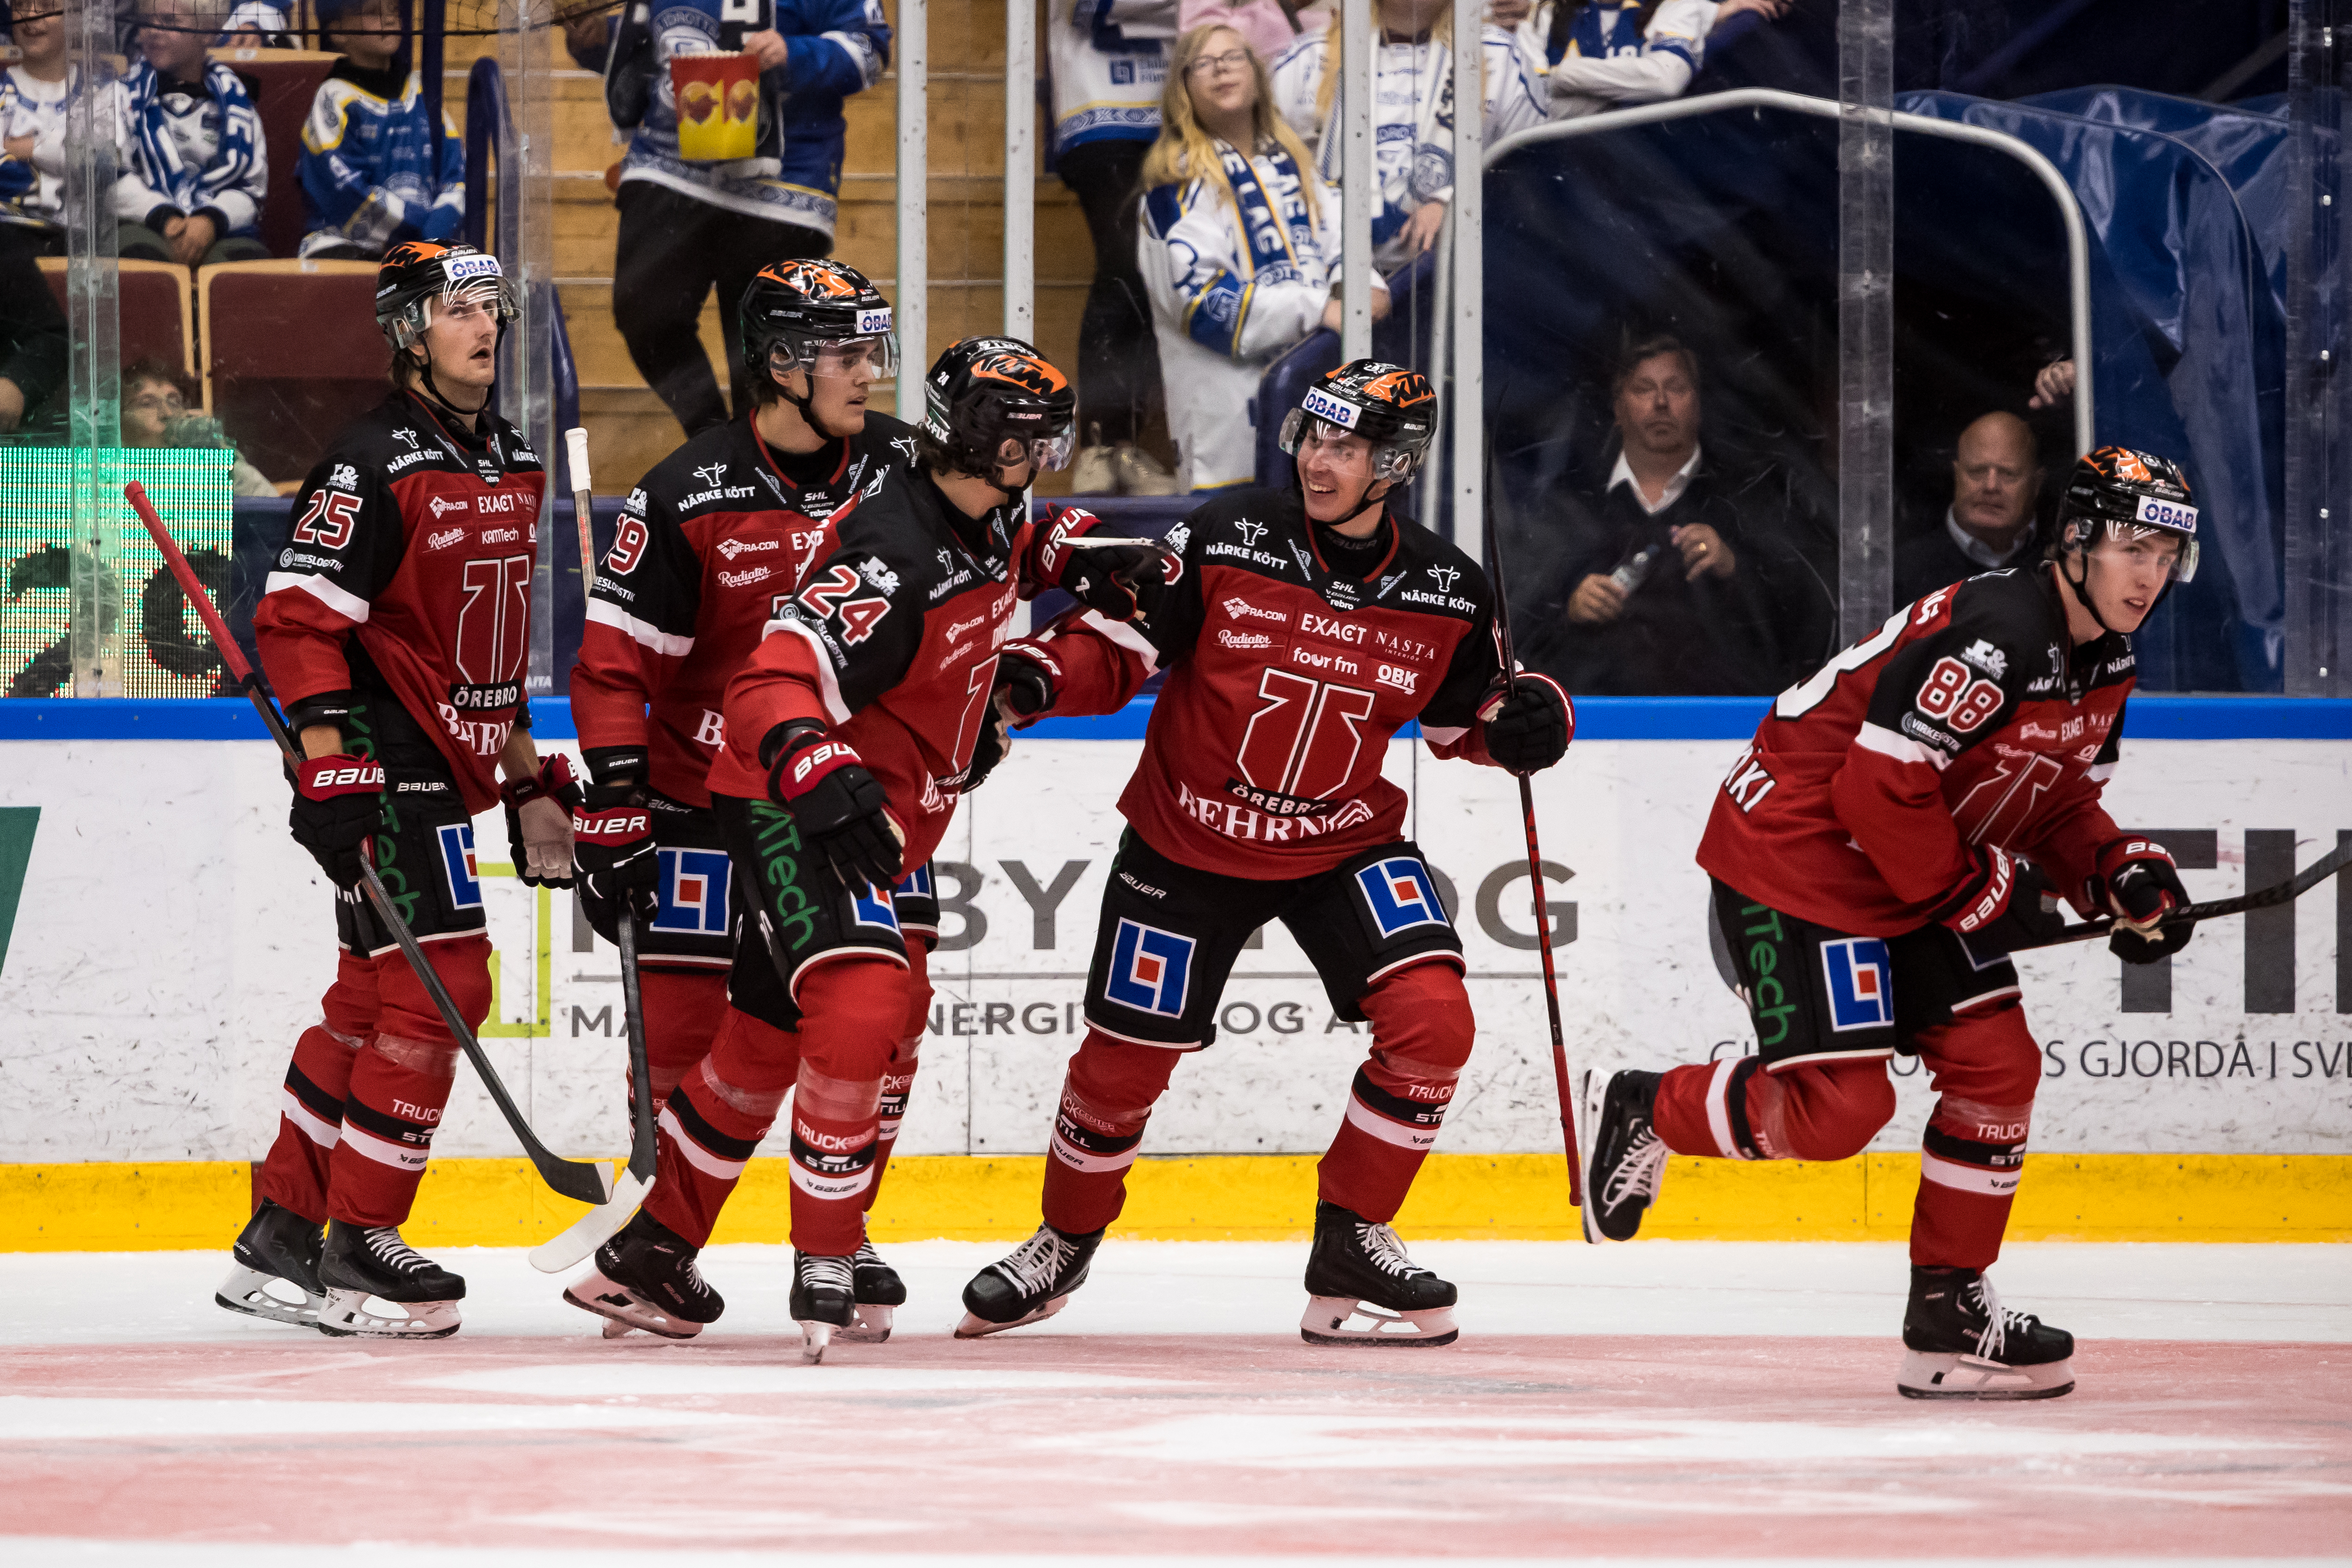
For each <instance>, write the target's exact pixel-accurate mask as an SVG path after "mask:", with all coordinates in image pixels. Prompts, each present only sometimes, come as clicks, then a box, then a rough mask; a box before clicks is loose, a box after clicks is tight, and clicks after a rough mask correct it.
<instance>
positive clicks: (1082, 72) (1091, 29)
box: [1046, 0, 1281, 496]
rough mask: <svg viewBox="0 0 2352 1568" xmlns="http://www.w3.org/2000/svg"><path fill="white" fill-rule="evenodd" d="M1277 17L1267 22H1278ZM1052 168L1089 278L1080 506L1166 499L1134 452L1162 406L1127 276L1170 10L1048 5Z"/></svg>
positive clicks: (1155, 127) (1165, 487)
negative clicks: (1110, 498) (1065, 190)
mask: <svg viewBox="0 0 2352 1568" xmlns="http://www.w3.org/2000/svg"><path fill="white" fill-rule="evenodd" d="M1280 14H1281V13H1280V12H1279V11H1277V12H1276V15H1277V16H1279V15H1280ZM1049 16H1050V20H1049V23H1048V26H1049V29H1050V31H1049V33H1048V37H1047V40H1046V53H1047V56H1048V58H1049V61H1050V63H1051V66H1052V72H1053V78H1054V169H1055V172H1056V173H1058V174H1060V175H1061V177H1062V183H1063V184H1065V185H1067V186H1068V187H1069V188H1070V191H1071V193H1072V194H1074V195H1076V197H1077V198H1078V207H1079V209H1080V210H1081V211H1082V212H1084V213H1085V214H1086V217H1087V234H1088V235H1090V236H1092V238H1093V240H1094V250H1095V276H1094V280H1093V281H1092V282H1091V283H1089V284H1088V285H1087V308H1086V314H1084V315H1083V316H1081V317H1079V318H1078V374H1077V383H1078V456H1077V461H1076V463H1075V464H1074V465H1072V466H1071V469H1070V489H1071V490H1072V491H1073V492H1074V493H1076V494H1078V495H1082V496H1087V495H1104V494H1119V493H1122V492H1123V493H1125V494H1127V495H1130V496H1166V495H1171V494H1173V493H1174V491H1175V489H1176V476H1174V475H1172V474H1171V473H1169V472H1168V471H1167V470H1166V469H1165V468H1162V467H1161V466H1160V465H1159V463H1158V462H1157V461H1156V460H1155V459H1153V458H1152V456H1151V455H1150V454H1149V453H1147V452H1145V451H1144V450H1143V448H1142V447H1140V446H1139V445H1137V444H1136V435H1137V434H1138V427H1139V426H1140V425H1141V423H1143V418H1144V415H1145V413H1146V411H1147V410H1148V409H1149V408H1150V405H1151V404H1152V403H1155V402H1159V401H1160V396H1159V394H1160V355H1159V353H1158V351H1157V350H1155V349H1154V347H1153V345H1152V340H1151V307H1150V302H1149V301H1148V300H1147V299H1146V298H1144V291H1143V275H1142V274H1141V273H1139V272H1138V271H1137V270H1136V269H1135V237H1136V216H1135V195H1136V190H1137V181H1138V180H1139V177H1140V176H1141V174H1142V172H1143V159H1144V155H1145V154H1146V153H1147V152H1150V150H1151V143H1152V141H1153V140H1154V139H1155V138H1156V137H1158V136H1159V134H1160V92H1161V91H1162V89H1164V88H1165V87H1166V86H1167V82H1168V49H1169V47H1170V46H1171V44H1173V43H1174V42H1175V39H1176V32H1177V27H1176V20H1177V0H1053V5H1052V9H1051V11H1050V13H1049Z"/></svg>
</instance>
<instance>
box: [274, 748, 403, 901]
mask: <svg viewBox="0 0 2352 1568" xmlns="http://www.w3.org/2000/svg"><path fill="white" fill-rule="evenodd" d="M293 774H294V806H293V809H292V810H290V811H289V812H288V813H287V815H286V826H287V828H288V829H289V831H292V833H293V835H294V841H295V842H296V843H298V844H300V845H301V846H302V847H303V848H304V849H306V850H308V851H310V858H311V859H312V860H315V861H317V862H319V869H320V870H321V871H323V872H325V873H327V877H328V880H330V881H331V882H332V883H334V884H335V886H336V887H337V888H339V889H340V890H341V891H342V892H344V893H349V892H350V891H351V890H352V888H355V887H357V886H358V885H359V884H360V874H361V871H360V868H361V864H362V859H361V857H362V846H363V845H365V844H366V842H367V841H368V839H369V837H370V835H372V834H373V833H374V831H375V830H376V828H377V827H378V826H379V825H380V824H381V823H382V822H383V764H382V763H380V762H377V761H375V760H374V759H373V758H359V757H353V756H351V755H350V754H348V753H345V752H337V753H335V754H334V755H333V756H331V757H313V758H310V759H309V760H308V761H304V762H298V763H296V764H295V765H294V768H293Z"/></svg>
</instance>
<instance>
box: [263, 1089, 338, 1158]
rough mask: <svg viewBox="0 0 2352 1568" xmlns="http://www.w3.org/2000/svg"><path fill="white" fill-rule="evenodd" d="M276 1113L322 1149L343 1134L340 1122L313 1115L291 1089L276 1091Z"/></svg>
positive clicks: (332, 1145) (336, 1140)
mask: <svg viewBox="0 0 2352 1568" xmlns="http://www.w3.org/2000/svg"><path fill="white" fill-rule="evenodd" d="M278 1114H279V1115H281V1116H283V1117H285V1118H286V1119H287V1120H288V1121H289V1122H291V1123H293V1124H294V1125H295V1126H296V1127H297V1128H299V1130H300V1132H301V1134H302V1135H303V1136H304V1137H306V1138H308V1139H310V1141H311V1142H312V1143H314V1144H316V1145H319V1146H320V1148H322V1149H331V1148H333V1147H334V1146H335V1145H336V1144H337V1142H339V1141H340V1140H341V1137H342V1135H343V1129H342V1126H341V1124H339V1123H334V1122H329V1121H326V1120H324V1119H323V1118H321V1117H319V1116H316V1115H313V1114H312V1113H311V1111H310V1107H309V1106H308V1105H305V1104H303V1103H302V1102H301V1101H300V1100H299V1099H298V1098H296V1097H295V1093H294V1091H292V1090H291V1089H282V1088H281V1089H280V1090H278Z"/></svg>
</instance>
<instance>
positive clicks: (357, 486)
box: [253, 444, 407, 729]
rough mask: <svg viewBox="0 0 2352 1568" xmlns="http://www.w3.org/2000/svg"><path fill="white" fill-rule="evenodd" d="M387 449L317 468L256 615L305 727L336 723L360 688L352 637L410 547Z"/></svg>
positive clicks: (280, 682) (272, 670)
mask: <svg viewBox="0 0 2352 1568" xmlns="http://www.w3.org/2000/svg"><path fill="white" fill-rule="evenodd" d="M376 456H377V455H376V454H372V453H370V452H368V451H366V450H365V449H364V448H363V447H362V446H361V445H359V444H353V445H351V446H346V447H339V448H337V449H335V450H332V451H330V452H329V453H328V454H327V455H326V456H324V457H322V458H320V460H319V463H318V465H317V466H315V467H313V468H312V469H311V470H310V476H308V477H307V478H305V479H304V480H303V481H302V487H301V489H300V490H299V491H297V492H296V494H295V497H294V510H293V526H292V528H291V529H290V531H289V533H288V535H287V540H286V545H285V548H284V549H281V550H279V552H278V559H277V564H276V569H275V570H272V571H271V572H270V573H269V576H268V580H267V581H266V583H265V584H264V586H263V590H262V599H261V604H260V607H259V608H258V609H257V611H256V612H255V613H254V618H253V623H254V634H255V639H256V642H257V645H258V647H259V650H260V653H261V663H262V668H263V670H264V671H265V672H266V673H267V674H268V677H269V683H270V685H271V686H272V687H273V688H274V689H275V690H276V691H277V693H278V699H279V700H280V701H281V702H282V703H284V704H285V705H286V707H287V709H288V717H289V721H290V722H292V723H293V724H294V725H295V727H297V728H298V729H299V728H301V727H305V726H306V725H308V724H314V723H331V722H334V721H335V720H336V718H337V716H338V715H337V713H336V712H335V711H333V710H336V709H338V708H339V707H341V706H343V704H344V702H345V700H346V699H348V697H349V695H350V693H351V685H352V674H351V664H350V662H349V660H348V659H347V658H346V656H345V653H344V649H343V640H344V638H345V637H346V636H347V635H348V634H349V633H350V632H352V630H353V629H354V628H356V627H358V626H360V625H362V624H363V623H364V622H366V621H367V619H368V614H369V608H370V606H371V605H372V604H373V602H374V601H375V600H376V599H377V597H379V596H380V595H381V594H382V593H383V591H385V590H386V589H387V588H389V587H390V586H391V584H392V580H393V579H394V576H395V575H396V574H397V573H398V572H399V570H400V563H401V559H402V558H403V557H404V555H405V554H406V553H407V530H406V526H405V525H404V523H403V521H402V519H401V516H400V501H399V498H398V497H397V496H395V495H394V491H393V488H392V482H391V480H390V478H389V477H388V476H387V475H386V473H385V470H384V468H383V466H382V465H381V464H380V463H379V462H377V461H374V460H373V459H374V458H375V457H376Z"/></svg>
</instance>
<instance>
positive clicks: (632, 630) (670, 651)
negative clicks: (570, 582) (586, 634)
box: [588, 599, 694, 659]
mask: <svg viewBox="0 0 2352 1568" xmlns="http://www.w3.org/2000/svg"><path fill="white" fill-rule="evenodd" d="M588 619H589V620H590V621H592V622H595V623H596V624H597V625H599V626H610V627H611V628H612V629H613V630H614V631H615V632H619V633H621V635H623V636H624V637H626V638H628V639H629V640H630V641H631V642H633V643H636V644H637V646H639V647H640V648H646V649H650V650H651V651H653V652H654V653H661V654H664V655H666V656H667V657H669V658H672V659H683V658H685V657H686V656H687V655H688V653H693V652H694V639H693V638H691V637H674V636H672V635H671V634H670V633H668V632H665V631H663V630H662V629H661V628H660V627H658V626H655V625H651V624H649V623H647V622H643V621H640V620H638V619H637V618H636V617H635V616H634V615H632V614H630V613H629V612H627V611H625V610H624V609H622V608H621V607H620V606H619V605H617V604H608V603H606V602H605V601H604V600H601V599H592V600H590V601H588Z"/></svg>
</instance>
